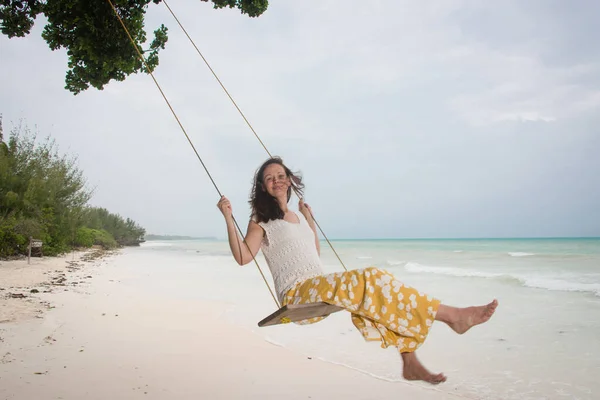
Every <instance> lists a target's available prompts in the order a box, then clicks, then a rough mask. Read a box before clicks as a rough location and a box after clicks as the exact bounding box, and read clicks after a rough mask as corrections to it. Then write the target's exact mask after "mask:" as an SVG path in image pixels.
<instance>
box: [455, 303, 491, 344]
mask: <svg viewBox="0 0 600 400" xmlns="http://www.w3.org/2000/svg"><path fill="white" fill-rule="evenodd" d="M497 306H498V301H497V300H494V301H492V302H491V303H489V304H486V305H485V306H478V307H467V308H454V309H452V310H450V311H449V312H448V318H447V320H444V322H446V323H447V324H448V326H449V327H450V328H452V329H453V330H454V332H456V333H458V334H461V335H462V334H463V333H465V332H466V331H468V330H469V329H471V328H472V327H474V326H475V325H479V324H483V323H484V322H487V321H488V320H489V319H490V318H491V317H492V315H494V311H496V307H497Z"/></svg>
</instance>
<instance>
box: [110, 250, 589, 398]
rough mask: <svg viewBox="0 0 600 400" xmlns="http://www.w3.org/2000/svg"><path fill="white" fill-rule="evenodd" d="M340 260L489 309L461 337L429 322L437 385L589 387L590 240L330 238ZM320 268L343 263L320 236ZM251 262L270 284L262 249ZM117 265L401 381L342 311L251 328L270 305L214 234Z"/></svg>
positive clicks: (528, 390) (489, 391)
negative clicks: (307, 322) (442, 376)
mask: <svg viewBox="0 0 600 400" xmlns="http://www.w3.org/2000/svg"><path fill="white" fill-rule="evenodd" d="M332 244H333V246H334V248H335V250H336V252H337V253H338V255H339V256H340V258H341V260H342V261H343V262H344V264H345V265H346V267H347V268H349V269H350V268H360V267H365V266H372V265H374V266H378V267H381V268H385V269H388V270H389V271H390V272H392V273H393V274H394V275H396V277H397V278H399V279H400V280H402V281H403V282H404V283H405V284H407V285H411V286H414V287H417V288H419V290H421V291H424V292H427V293H429V294H430V295H433V296H435V297H438V298H440V299H441V300H442V301H443V302H444V303H447V304H450V305H456V306H468V305H473V304H484V303H487V302H488V301H490V300H492V299H493V298H497V299H498V300H499V302H500V306H499V308H498V311H497V313H496V315H495V316H494V318H493V319H492V320H491V321H490V322H489V323H487V324H485V325H482V326H478V327H475V328H474V329H472V330H471V331H469V332H468V333H467V334H465V335H456V334H454V333H453V332H452V331H451V330H450V329H449V328H447V327H446V326H445V325H443V324H441V323H438V324H435V325H434V328H433V329H432V331H431V334H430V336H429V338H428V339H427V341H426V342H425V344H424V345H423V346H422V347H421V348H420V349H419V351H418V354H419V357H420V358H421V360H422V361H423V362H424V364H425V365H426V366H427V367H429V368H430V369H431V370H433V371H436V372H437V371H443V372H444V373H446V374H447V375H448V377H449V379H448V382H446V383H445V384H444V385H441V386H440V387H439V389H440V390H442V391H446V392H449V393H454V394H461V395H463V396H465V397H468V398H486V399H543V398H570V399H592V398H597V396H599V395H600V384H599V383H597V381H596V380H595V379H593V378H595V377H596V376H600V240H598V239H525V240H523V239H512V240H381V241H333V242H332ZM322 253H323V254H322V259H323V262H324V266H325V270H326V272H335V271H341V270H343V269H342V267H341V265H340V263H339V261H338V260H337V258H336V256H335V254H334V253H333V252H332V251H331V249H329V248H328V245H327V243H323V244H322ZM257 261H258V263H259V266H260V267H261V268H262V271H263V273H264V274H265V276H266V277H267V281H268V283H269V285H271V288H272V281H271V279H270V275H269V271H268V267H267V265H266V263H265V262H264V259H263V258H262V256H260V255H259V257H257ZM119 262H120V263H124V264H126V265H127V266H128V267H129V268H132V269H133V270H135V271H136V273H135V274H133V275H132V276H135V278H133V277H132V281H131V282H130V284H132V285H140V284H141V285H143V286H144V288H147V289H150V290H153V291H154V292H156V293H157V295H165V296H171V297H177V298H190V299H206V300H217V301H224V302H227V303H228V304H230V307H229V310H228V312H227V313H226V315H225V316H224V318H226V319H227V320H228V321H229V322H232V323H234V324H237V325H239V326H240V327H243V328H245V329H248V330H251V331H253V332H254V333H255V334H257V335H260V336H262V337H264V338H265V340H268V341H270V342H272V343H275V344H278V345H281V346H285V347H288V348H290V349H292V350H293V351H297V352H301V353H303V354H306V355H308V356H311V357H314V358H319V359H322V360H326V361H328V362H332V363H337V364H342V365H346V366H348V367H349V368H354V369H358V370H361V371H363V372H365V373H368V374H371V375H372V376H374V377H377V378H379V379H386V380H392V381H396V380H401V379H402V378H401V363H400V359H399V356H398V354H397V352H396V351H395V349H392V348H388V349H385V350H384V349H381V348H380V347H379V345H378V344H377V343H366V342H365V341H364V340H363V339H362V336H361V335H360V334H359V333H358V332H357V331H356V329H355V328H354V326H353V325H352V323H351V320H350V316H349V314H347V313H345V312H340V313H336V314H334V315H331V316H330V317H328V318H327V319H325V320H324V321H322V322H319V323H318V324H314V325H311V326H297V325H293V324H287V325H279V326H273V327H267V328H258V327H257V322H258V321H259V320H261V319H262V318H264V317H265V316H267V315H268V314H270V313H271V312H273V311H275V310H276V304H275V302H274V301H273V299H272V297H271V295H270V294H269V291H268V290H267V287H266V286H265V283H264V281H263V279H262V277H261V275H260V273H259V272H258V270H257V268H256V265H255V264H254V263H250V264H248V265H246V266H244V267H239V266H238V265H237V264H236V263H235V262H234V261H233V258H232V257H231V255H230V253H229V249H228V244H227V243H226V242H224V241H173V242H147V243H144V244H143V245H142V247H140V248H134V249H127V251H126V252H125V255H124V256H123V259H122V260H119Z"/></svg>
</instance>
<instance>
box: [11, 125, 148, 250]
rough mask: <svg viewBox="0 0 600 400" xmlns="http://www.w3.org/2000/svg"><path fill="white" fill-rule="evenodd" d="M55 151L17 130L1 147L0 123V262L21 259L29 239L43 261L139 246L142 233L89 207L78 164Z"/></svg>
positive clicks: (48, 143) (131, 223)
mask: <svg viewBox="0 0 600 400" xmlns="http://www.w3.org/2000/svg"><path fill="white" fill-rule="evenodd" d="M55 147H56V145H55V142H54V141H53V140H51V139H50V138H46V139H45V140H44V141H38V140H37V135H36V134H31V132H30V131H29V129H27V128H23V127H22V126H21V125H19V126H17V127H16V128H14V129H13V130H12V131H11V133H10V136H9V138H8V140H7V141H4V138H3V132H2V125H1V119H0V257H6V256H12V255H18V254H24V253H25V252H26V249H27V244H28V241H29V240H28V239H29V237H34V238H36V239H41V240H42V241H43V242H44V253H45V254H47V255H53V254H58V253H62V252H65V251H67V250H68V249H69V248H71V247H72V246H89V245H94V244H98V245H102V246H104V247H114V246H118V245H121V246H127V245H135V244H138V243H139V242H140V241H141V240H142V239H143V236H144V234H145V230H144V229H143V228H141V227H140V226H138V225H137V224H136V223H135V222H134V221H132V220H130V219H123V218H122V217H120V216H119V215H115V214H111V213H109V212H108V211H107V210H105V209H102V208H96V207H90V206H89V205H88V201H89V200H90V198H91V195H92V192H91V191H90V190H88V189H87V188H86V181H85V178H84V176H83V172H82V171H81V170H80V169H79V168H78V167H77V165H76V159H75V158H70V157H67V156H64V155H60V154H59V153H58V151H57V149H56V148H55ZM85 229H88V231H86V230H85ZM86 233H87V236H86ZM90 235H91V236H90ZM90 238H91V239H90ZM80 239H81V240H80ZM90 243H91V244H90Z"/></svg>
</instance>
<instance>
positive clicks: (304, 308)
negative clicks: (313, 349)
mask: <svg viewBox="0 0 600 400" xmlns="http://www.w3.org/2000/svg"><path fill="white" fill-rule="evenodd" d="M341 310H343V308H342V307H338V306H334V305H332V304H328V303H325V302H319V303H310V304H288V305H285V306H283V307H281V308H280V309H279V310H277V311H275V312H274V313H273V314H271V315H269V316H268V317H266V318H265V319H263V320H262V321H260V322H259V323H258V326H259V327H261V328H262V327H264V326H269V325H278V324H287V323H290V322H296V321H302V320H304V319H310V318H315V317H325V316H328V315H329V314H333V313H334V312H338V311H341Z"/></svg>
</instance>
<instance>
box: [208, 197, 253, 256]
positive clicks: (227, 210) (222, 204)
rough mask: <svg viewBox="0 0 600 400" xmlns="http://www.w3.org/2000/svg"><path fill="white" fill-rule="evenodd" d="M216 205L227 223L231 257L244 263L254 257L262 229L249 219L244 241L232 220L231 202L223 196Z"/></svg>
mask: <svg viewBox="0 0 600 400" xmlns="http://www.w3.org/2000/svg"><path fill="white" fill-rule="evenodd" d="M217 207H219V209H220V210H221V212H222V213H223V216H224V217H225V223H226V224H227V237H228V238H229V248H230V249H231V254H233V258H235V261H237V263H238V264H239V265H246V264H248V263H249V262H250V261H252V260H253V258H254V257H256V254H257V253H258V250H259V249H260V244H261V242H262V239H263V235H264V231H263V229H262V228H261V227H260V225H258V224H257V223H256V222H254V221H252V220H250V222H249V223H248V229H247V230H246V237H245V240H246V243H247V246H246V243H244V240H243V239H242V238H241V237H240V235H239V233H238V231H237V229H236V226H235V222H234V221H233V212H232V209H231V204H230V203H229V200H227V198H226V197H225V196H223V197H222V198H221V200H219V203H218V204H217Z"/></svg>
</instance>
